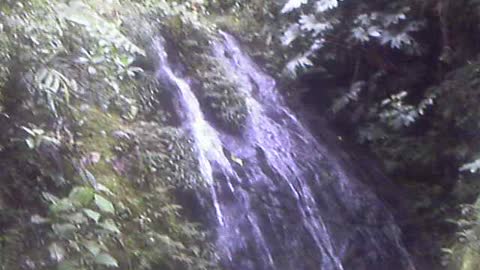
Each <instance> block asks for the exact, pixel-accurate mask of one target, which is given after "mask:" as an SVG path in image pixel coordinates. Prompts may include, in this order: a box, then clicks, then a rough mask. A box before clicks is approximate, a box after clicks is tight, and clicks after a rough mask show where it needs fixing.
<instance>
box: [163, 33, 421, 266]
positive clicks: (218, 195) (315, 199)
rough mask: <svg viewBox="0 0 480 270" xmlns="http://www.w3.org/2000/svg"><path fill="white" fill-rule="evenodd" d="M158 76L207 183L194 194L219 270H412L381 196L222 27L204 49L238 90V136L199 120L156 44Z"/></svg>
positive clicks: (191, 95)
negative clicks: (244, 114) (241, 123)
mask: <svg viewBox="0 0 480 270" xmlns="http://www.w3.org/2000/svg"><path fill="white" fill-rule="evenodd" d="M156 47H157V51H158V52H159V64H158V73H157V75H158V78H159V79H160V80H164V81H168V83H170V84H173V85H174V86H175V89H176V91H177V93H176V95H177V98H178V104H179V106H178V107H179V108H178V109H179V110H181V113H182V115H183V116H184V117H183V121H182V122H183V124H182V125H183V127H184V129H185V130H186V131H187V132H188V133H189V134H190V135H191V137H192V139H193V141H194V144H195V148H196V153H197V159H198V164H199V169H200V172H201V174H202V175H203V177H204V178H205V179H206V180H207V181H208V182H209V183H211V184H210V185H209V189H208V191H207V192H201V191H199V192H198V197H199V198H200V201H201V205H202V207H203V209H204V211H205V213H206V214H205V215H206V216H207V217H208V218H207V219H208V220H209V221H208V222H209V223H210V224H209V227H210V228H214V230H215V235H216V246H217V250H218V254H219V257H220V259H221V263H222V266H223V268H224V269H227V270H310V269H319V270H342V269H343V270H375V269H382V270H384V269H392V270H395V269H398V270H413V269H415V268H414V266H413V263H412V261H411V259H410V257H409V255H408V253H407V251H406V250H405V248H404V247H403V245H402V243H401V239H400V231H399V229H398V227H397V226H396V225H395V220H394V218H393V216H392V214H391V213H390V211H389V210H388V209H387V207H386V206H385V205H384V203H382V201H381V200H380V199H379V198H378V197H377V196H376V195H375V194H374V193H373V192H372V191H371V189H370V188H369V187H368V186H366V185H365V184H364V183H362V182H361V181H359V179H357V177H356V176H355V175H354V174H353V173H352V172H351V171H349V170H348V168H347V166H345V165H344V163H343V162H341V161H340V158H339V157H338V154H337V153H335V152H334V151H331V150H328V149H329V147H326V145H325V144H326V143H325V142H321V141H319V140H318V139H316V138H314V136H313V135H312V134H311V133H310V132H309V131H308V130H307V129H306V128H305V127H304V126H303V125H302V123H300V122H299V120H297V118H296V117H295V116H294V115H293V113H292V112H290V111H289V109H288V108H287V107H286V106H285V104H284V101H283V99H282V97H281V96H280V95H279V93H278V92H277V90H276V82H275V80H274V79H273V78H272V77H270V76H269V75H267V74H266V73H265V72H264V71H262V70H261V69H260V68H259V67H258V66H257V65H256V64H255V63H253V61H252V60H251V59H250V58H249V57H248V55H246V54H245V53H244V52H243V51H242V49H241V48H240V46H239V45H238V43H237V41H236V40H235V39H234V38H233V37H232V36H230V35H228V34H226V33H222V39H221V40H220V41H217V42H213V45H212V55H213V56H214V57H216V59H217V60H218V61H219V63H220V64H221V66H222V67H223V69H224V70H225V71H226V74H230V75H231V78H232V80H235V82H236V84H237V85H238V88H237V90H238V91H241V92H242V93H243V95H244V96H245V97H246V100H247V106H248V110H249V117H248V120H247V124H246V126H245V127H244V132H243V133H242V134H241V135H232V134H230V133H227V132H224V131H222V130H220V129H218V128H215V126H216V125H214V123H211V122H209V121H208V119H206V118H205V116H204V114H203V112H202V108H201V105H200V103H199V101H198V99H197V97H196V95H195V92H194V90H195V89H192V88H191V85H190V84H189V82H188V79H187V78H184V77H182V76H180V75H178V73H176V71H175V70H174V68H173V67H172V65H171V64H170V63H169V61H168V57H167V54H166V52H165V50H164V47H163V44H162V42H160V41H158V42H157V44H156Z"/></svg>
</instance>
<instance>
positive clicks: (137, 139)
mask: <svg viewBox="0 0 480 270" xmlns="http://www.w3.org/2000/svg"><path fill="white" fill-rule="evenodd" d="M149 9H152V10H154V11H153V12H152V11H151V10H149ZM0 12H1V13H0V45H2V46H1V47H0V56H1V59H0V114H1V116H0V123H1V124H2V128H4V129H3V131H2V133H0V145H1V146H2V147H0V162H1V163H2V166H3V165H5V166H6V168H7V170H6V171H5V173H3V172H2V173H1V174H0V183H1V184H2V190H1V191H0V201H1V205H0V225H1V226H0V253H1V258H0V259H1V263H0V265H1V267H0V269H2V270H3V269H5V270H7V269H8V270H16V269H23V268H21V267H29V268H32V267H35V268H36V269H82V270H87V269H110V268H118V269H145V270H148V269H160V268H161V269H215V268H216V265H215V263H216V262H215V259H214V253H213V248H212V247H211V246H210V245H209V244H208V240H207V237H206V235H205V233H203V232H202V231H201V228H200V227H199V226H198V225H196V224H192V223H190V222H189V221H188V220H187V218H186V217H184V214H183V212H182V208H181V206H179V205H177V203H176V199H175V196H174V195H173V194H174V192H172V190H171V189H173V186H176V187H178V188H181V187H187V186H192V185H194V184H196V183H197V182H199V183H200V182H201V179H199V177H198V175H197V174H196V166H197V164H196V163H195V160H194V158H193V155H192V154H191V146H190V145H189V139H188V138H187V137H186V136H184V135H183V134H182V133H181V132H180V131H179V130H177V129H174V128H165V125H167V124H168V123H167V122H168V121H169V120H168V118H169V117H168V116H166V115H163V114H162V112H165V111H168V110H171V108H168V106H167V105H166V103H159V104H155V105H154V106H151V105H152V104H151V103H149V102H151V101H152V100H156V97H154V95H156V94H158V93H153V94H152V93H151V92H152V91H150V90H155V91H157V90H158V91H164V90H165V89H161V87H160V86H159V85H158V84H157V83H158V82H156V81H155V80H154V79H153V78H152V77H153V75H152V74H148V73H147V72H145V70H143V68H142V67H140V66H137V65H135V63H134V60H135V59H139V58H140V56H142V57H145V55H146V53H145V52H144V49H143V48H141V46H140V45H139V44H141V45H145V46H147V45H148V42H149V40H148V34H149V33H152V32H153V31H152V32H148V31H150V30H148V29H149V28H155V27H156V22H155V19H156V18H151V17H148V16H146V17H145V18H147V21H144V22H145V25H143V27H142V28H144V29H147V30H146V32H141V31H138V33H134V32H135V30H136V29H133V30H132V28H131V25H130V24H129V23H130V22H135V21H142V19H138V20H135V19H132V18H135V17H137V18H138V17H141V16H143V15H144V14H148V13H149V12H150V15H151V13H155V12H159V13H163V14H177V15H178V14H182V12H190V13H189V14H194V12H193V11H191V6H190V7H189V6H188V5H170V4H168V3H167V2H165V1H122V3H120V2H119V1H111V3H110V4H109V5H106V4H105V3H104V2H103V1H96V0H84V1H78V0H77V1H68V2H65V1H56V0H31V1H30V0H25V1H3V2H1V3H0ZM190 19H191V20H192V21H196V19H195V18H194V16H193V15H192V17H190ZM147 71H148V70H147ZM138 78H145V80H137V79H138ZM149 84H150V85H149ZM155 91H153V92H155ZM154 111H155V114H156V117H152V115H153V112H154ZM138 119H151V120H153V121H155V122H151V123H150V124H149V125H146V126H142V124H139V125H134V124H132V122H133V121H134V120H138ZM138 123H141V122H140V121H139V122H138ZM130 129H131V130H133V133H132V132H130V131H129V130H130ZM159 144H161V146H160V147H158V148H157V146H158V145H159ZM127 150H128V151H130V152H126V151H127ZM132 153H135V155H132ZM4 201H5V202H4ZM4 207H5V208H7V209H11V210H12V211H13V212H16V211H18V212H21V213H22V214H21V215H19V218H16V219H7V220H8V222H4V219H3V218H4V216H3V211H4Z"/></svg>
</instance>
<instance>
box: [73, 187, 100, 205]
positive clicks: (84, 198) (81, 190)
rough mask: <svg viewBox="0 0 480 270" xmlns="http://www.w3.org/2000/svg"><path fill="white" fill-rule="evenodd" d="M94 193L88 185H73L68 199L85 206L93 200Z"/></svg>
mask: <svg viewBox="0 0 480 270" xmlns="http://www.w3.org/2000/svg"><path fill="white" fill-rule="evenodd" d="M94 196H95V193H94V191H93V189H91V188H88V187H75V188H73V190H72V191H71V192H70V195H68V198H69V199H70V201H71V202H72V203H73V204H75V205H78V206H87V205H88V204H90V203H91V202H92V201H93V198H94Z"/></svg>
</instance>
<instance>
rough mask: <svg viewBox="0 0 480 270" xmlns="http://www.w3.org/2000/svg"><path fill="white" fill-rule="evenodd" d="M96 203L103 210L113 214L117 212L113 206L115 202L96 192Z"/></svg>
mask: <svg viewBox="0 0 480 270" xmlns="http://www.w3.org/2000/svg"><path fill="white" fill-rule="evenodd" d="M95 204H96V205H97V207H98V208H99V209H100V210H101V211H103V212H106V213H111V214H113V213H114V212H115V208H114V207H113V204H112V203H111V202H110V201H109V200H107V199H105V198H104V197H102V196H101V195H98V194H95Z"/></svg>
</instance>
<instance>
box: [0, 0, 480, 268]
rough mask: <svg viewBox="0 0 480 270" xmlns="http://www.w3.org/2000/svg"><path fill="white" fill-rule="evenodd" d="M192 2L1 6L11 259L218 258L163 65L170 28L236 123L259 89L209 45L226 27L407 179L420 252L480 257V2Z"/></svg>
mask: <svg viewBox="0 0 480 270" xmlns="http://www.w3.org/2000/svg"><path fill="white" fill-rule="evenodd" d="M180 2H181V3H175V2H173V1H161V0H131V1H126V0H125V1H119V0H112V1H109V4H105V3H104V1H100V0H75V1H61V0H22V1H14V0H4V1H1V2H0V126H1V132H0V164H1V168H2V170H1V171H0V185H1V187H2V188H1V190H0V269H2V270H3V269H5V270H7V269H8V270H10V269H31V268H32V266H35V267H37V269H53V267H56V266H57V265H58V267H59V269H103V268H108V267H119V268H120V269H159V267H162V269H214V268H215V267H216V266H215V255H214V252H213V251H212V249H211V247H210V243H209V241H208V240H209V239H208V235H207V234H206V233H205V232H204V230H203V229H202V228H200V227H199V226H198V225H197V224H195V223H194V222H193V221H194V220H195V217H191V216H189V215H188V214H187V213H186V211H183V210H182V207H181V206H179V204H180V198H179V196H175V194H177V192H172V190H173V189H175V190H186V189H188V188H190V187H192V186H193V185H199V186H201V185H202V181H201V179H200V178H201V177H200V176H199V175H198V172H197V171H196V168H195V167H196V164H195V161H194V160H193V158H192V155H191V153H190V151H191V147H190V146H189V140H188V138H186V136H185V134H183V133H182V131H181V129H179V128H177V121H178V119H177V118H178V116H176V115H175V113H174V112H173V110H172V109H171V108H172V106H173V105H172V104H169V102H168V101H169V98H167V97H168V95H169V92H168V91H167V90H166V89H165V86H164V85H162V84H161V83H160V82H159V81H157V80H156V78H155V76H154V74H153V70H154V68H155V67H154V64H153V63H151V62H150V61H149V60H147V59H151V56H150V50H151V48H149V44H150V43H151V41H152V40H151V38H152V37H153V36H155V34H156V33H157V32H158V31H160V30H161V31H163V32H164V34H166V35H168V36H169V37H171V39H172V41H174V42H176V46H178V48H177V49H178V54H179V57H180V58H182V60H183V61H192V62H193V63H192V65H191V67H190V69H189V70H187V71H186V72H188V73H189V75H191V76H192V77H194V78H196V79H197V80H199V81H205V82H208V83H205V84H202V86H201V87H203V88H204V89H202V91H201V92H202V95H203V96H202V102H203V103H205V105H206V107H208V108H209V109H210V110H211V114H212V116H213V117H214V118H215V119H216V120H218V122H219V123H220V124H221V125H223V126H225V127H226V128H227V129H229V130H231V131H232V132H236V131H238V130H239V129H240V128H241V126H242V123H243V121H245V117H246V114H247V112H246V110H245V108H244V102H245V101H244V100H243V97H242V96H241V95H240V94H238V93H236V92H235V91H234V86H233V85H232V84H231V82H229V81H228V79H227V78H226V76H224V75H225V74H223V73H222V72H224V71H222V70H218V68H217V67H216V64H215V63H214V62H212V61H213V60H211V59H209V58H208V51H207V49H206V45H207V44H208V42H209V39H211V38H213V37H214V36H215V34H214V32H215V31H216V29H227V30H229V31H231V32H233V33H236V34H237V35H238V36H239V37H241V38H242V41H243V42H244V43H245V44H246V45H247V46H248V47H249V48H250V49H251V54H252V55H253V56H255V57H256V58H257V60H258V61H259V62H260V63H263V65H264V66H265V67H267V68H268V70H269V71H270V72H271V73H272V74H274V75H275V76H276V77H277V78H278V79H279V81H281V82H282V88H283V90H284V94H285V96H287V97H288V101H289V103H290V105H291V106H293V107H295V108H298V109H299V110H306V108H307V109H308V110H309V111H310V114H312V111H314V112H313V114H315V115H324V116H327V117H328V119H329V120H330V121H331V123H332V124H334V125H335V126H336V127H337V128H338V130H339V132H340V133H341V134H342V140H343V142H344V144H345V146H346V147H352V148H355V149H361V151H362V152H368V153H371V154H372V155H373V156H375V157H376V158H378V160H380V161H381V162H382V165H383V167H384V168H385V170H386V172H387V173H388V175H389V176H390V177H392V178H393V179H394V180H396V182H397V183H398V184H399V185H401V186H403V187H404V188H405V189H406V193H405V198H404V201H405V202H406V203H408V208H409V210H410V213H409V217H410V218H408V219H407V220H405V221H404V222H403V225H404V227H405V229H406V230H413V231H415V232H416V233H417V234H419V235H420V237H419V238H421V240H420V241H416V242H415V243H414V244H412V246H411V249H412V252H413V253H415V252H416V253H417V254H416V255H417V256H418V257H422V258H421V260H423V259H424V260H425V261H428V262H429V263H433V264H435V267H443V266H446V267H449V268H450V269H462V270H470V269H472V270H473V269H478V267H479V266H480V260H478V259H476V257H478V256H477V255H478V254H477V252H479V250H480V241H479V240H478V238H479V237H480V226H478V222H479V219H480V200H478V196H479V194H480V185H479V184H478V183H477V181H478V175H477V173H478V172H480V160H479V158H480V156H479V153H480V145H479V144H478V143H477V140H478V130H479V128H480V126H479V122H478V119H479V117H480V110H479V106H478V104H477V103H478V99H479V98H480V95H479V93H480V92H479V90H480V80H479V79H478V78H479V75H480V62H479V60H478V58H477V54H478V52H479V51H480V47H479V46H480V44H479V43H478V42H479V40H478V35H479V32H480V31H479V30H480V24H479V23H480V4H479V3H478V1H475V0H440V1H434V0H394V1H392V0H390V1H387V0H375V1H368V2H367V1H364V2H359V1H353V0H343V1H340V0H288V1H284V2H282V3H279V1H270V0H248V1H239V0H237V1H235V0H229V1H220V0H217V1H215V0H205V1H200V0H197V1H195V0H191V1H180ZM200 63H201V64H200ZM158 142H161V143H158ZM353 146H355V147H353ZM131 153H135V154H131ZM419 231H420V232H422V233H419ZM432 232H433V233H432ZM416 237H418V236H416ZM418 242H422V243H421V244H418ZM423 257H424V258H423ZM441 265H442V266H441ZM102 267H103V268H102Z"/></svg>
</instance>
